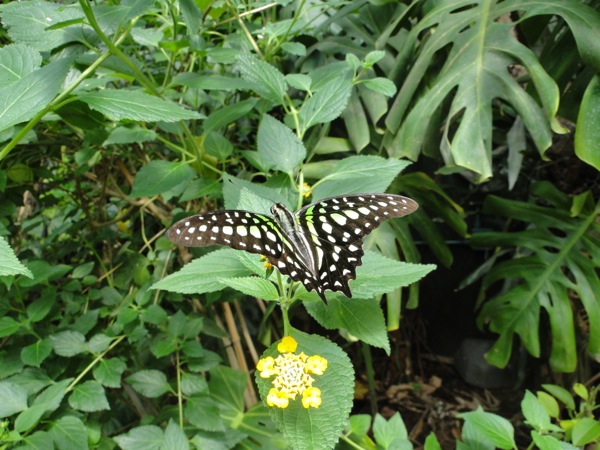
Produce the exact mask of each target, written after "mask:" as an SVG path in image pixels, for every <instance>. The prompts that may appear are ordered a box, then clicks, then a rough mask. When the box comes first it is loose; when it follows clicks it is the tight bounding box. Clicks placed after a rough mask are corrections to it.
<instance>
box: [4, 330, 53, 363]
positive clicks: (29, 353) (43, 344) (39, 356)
mask: <svg viewBox="0 0 600 450" xmlns="http://www.w3.org/2000/svg"><path fill="white" fill-rule="evenodd" d="M1 326H2V325H0V327H1ZM50 353H52V343H51V342H50V340H49V339H40V340H38V341H36V342H34V343H33V344H30V345H27V346H26V347H23V349H22V350H21V361H23V362H24V363H25V364H27V365H28V366H34V367H40V365H41V364H42V363H43V362H44V360H45V359H46V358H47V357H48V356H50Z"/></svg>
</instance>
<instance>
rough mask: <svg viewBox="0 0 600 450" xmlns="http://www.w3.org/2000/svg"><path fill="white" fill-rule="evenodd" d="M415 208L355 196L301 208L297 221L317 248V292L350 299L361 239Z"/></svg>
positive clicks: (384, 197) (398, 200)
mask: <svg viewBox="0 0 600 450" xmlns="http://www.w3.org/2000/svg"><path fill="white" fill-rule="evenodd" d="M418 207H419V205H418V204H417V202H415V201H414V200H412V199H410V198H408V197H403V196H401V195H393V194H356V195H342V196H338V197H330V198H326V199H324V200H321V201H319V202H315V203H312V204H310V205H307V206H305V207H304V208H302V209H301V210H300V211H299V212H298V213H297V217H298V219H299V222H300V225H301V226H302V228H303V229H305V230H306V231H307V233H310V239H311V241H312V242H313V243H314V245H315V246H316V247H317V253H318V254H319V257H320V265H319V273H318V282H319V285H320V287H321V289H322V290H325V289H329V290H332V291H341V292H343V293H344V294H345V295H346V296H347V297H349V298H351V297H352V293H351V292H350V287H349V285H348V283H349V281H350V280H354V279H355V278H356V267H357V266H360V265H361V264H362V256H363V255H364V252H363V249H362V238H363V237H364V236H366V235H368V234H369V233H371V232H372V231H373V230H374V229H375V228H377V227H378V226H379V224H380V223H381V222H383V221H385V220H387V219H391V218H395V217H403V216H406V215H408V214H410V213H412V212H414V211H416V210H417V208H418ZM317 292H319V291H318V290H317ZM321 297H324V296H323V295H321Z"/></svg>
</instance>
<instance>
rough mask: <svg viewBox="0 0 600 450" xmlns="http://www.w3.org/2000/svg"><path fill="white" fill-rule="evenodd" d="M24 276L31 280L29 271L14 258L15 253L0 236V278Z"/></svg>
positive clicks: (31, 275) (31, 276)
mask: <svg viewBox="0 0 600 450" xmlns="http://www.w3.org/2000/svg"><path fill="white" fill-rule="evenodd" d="M19 274H20V275H25V276H26V277H29V278H33V274H32V273H31V270H29V269H28V268H27V267H25V266H24V265H23V264H22V263H21V262H20V261H19V260H18V259H17V257H16V256H15V252H13V249H12V248H10V245H8V242H6V239H5V238H4V237H3V236H0V276H2V275H11V276H14V275H19Z"/></svg>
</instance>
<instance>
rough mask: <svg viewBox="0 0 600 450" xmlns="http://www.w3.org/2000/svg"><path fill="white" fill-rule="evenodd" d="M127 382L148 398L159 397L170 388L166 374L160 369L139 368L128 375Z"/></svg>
mask: <svg viewBox="0 0 600 450" xmlns="http://www.w3.org/2000/svg"><path fill="white" fill-rule="evenodd" d="M127 382H128V383H130V384H131V386H132V387H133V388H134V389H135V390H136V391H138V392H139V393H140V394H142V395H145V396H146V397H148V398H156V397H160V396H161V395H163V394H165V393H167V392H169V391H170V390H171V386H170V385H169V382H168V381H167V377H166V375H165V374H164V373H163V372H161V371H160V370H154V369H151V370H140V371H138V372H136V373H134V374H133V375H130V376H128V377H127Z"/></svg>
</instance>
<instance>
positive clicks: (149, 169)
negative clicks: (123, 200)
mask: <svg viewBox="0 0 600 450" xmlns="http://www.w3.org/2000/svg"><path fill="white" fill-rule="evenodd" d="M194 176H195V172H194V169H192V168H191V167H190V166H189V165H188V164H186V163H178V162H170V161H162V160H156V161H150V162H149V163H148V164H146V165H145V166H143V167H142V168H141V169H140V170H139V172H138V173H137V174H136V175H135V178H134V180H133V189H132V190H131V196H132V197H152V196H154V195H158V194H162V193H163V192H165V191H168V190H170V189H173V188H175V187H176V186H179V185H181V184H185V183H187V182H188V181H190V180H191V179H192V178H194Z"/></svg>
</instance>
